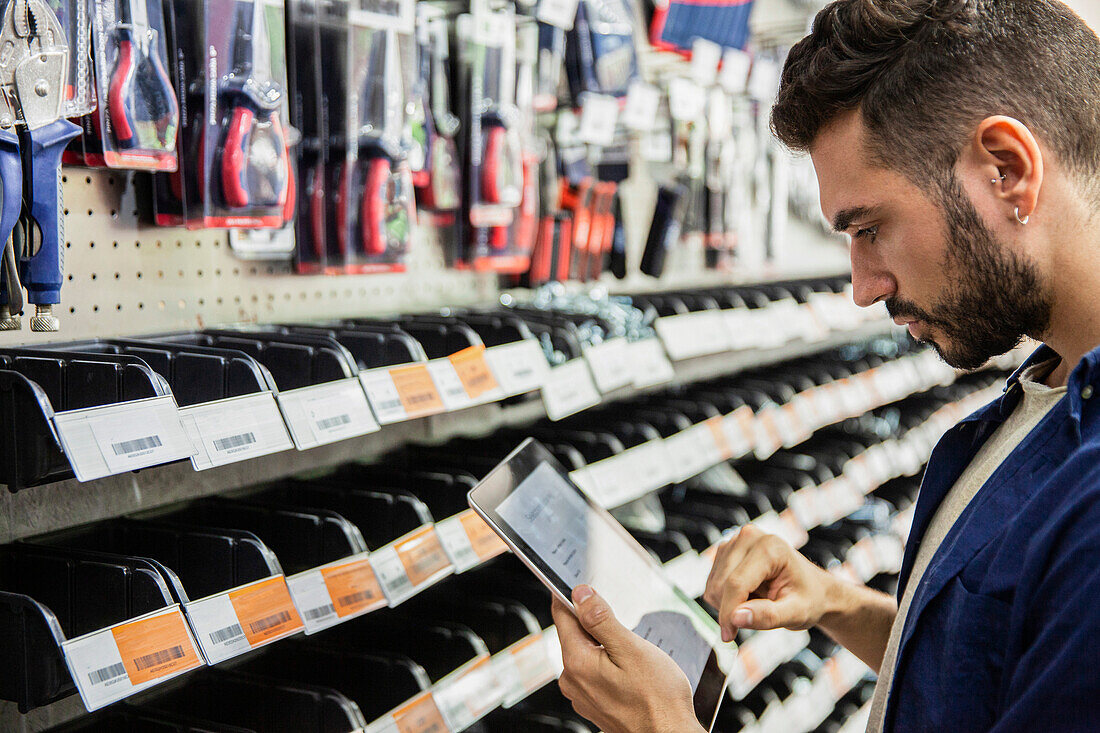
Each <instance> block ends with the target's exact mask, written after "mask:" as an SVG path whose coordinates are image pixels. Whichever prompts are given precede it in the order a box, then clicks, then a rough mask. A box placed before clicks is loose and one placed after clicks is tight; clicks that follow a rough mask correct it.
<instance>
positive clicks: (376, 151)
mask: <svg viewBox="0 0 1100 733" xmlns="http://www.w3.org/2000/svg"><path fill="white" fill-rule="evenodd" d="M414 25H415V11H414V7H413V3H412V2H411V0H399V2H383V1H382V0H353V2H352V4H351V8H350V12H349V14H348V28H349V35H348V72H349V73H348V79H347V81H348V87H347V89H346V95H347V100H348V109H347V119H346V120H345V124H346V133H345V134H346V139H347V156H346V158H345V170H346V173H345V176H346V178H347V188H346V189H345V190H346V191H347V197H346V199H345V201H344V209H345V214H344V221H343V224H344V226H343V227H342V228H341V233H342V236H343V237H345V238H346V240H345V241H346V251H348V252H349V253H350V255H351V256H350V258H349V262H348V266H349V267H348V269H349V271H351V272H356V273H364V272H387V271H388V272H395V271H403V270H404V269H405V258H406V256H407V255H408V252H409V246H410V244H411V242H412V234H413V228H414V227H415V226H416V201H415V195H414V192H413V182H412V171H411V170H410V168H409V159H408V152H409V150H410V148H411V138H412V136H411V131H410V129H409V120H408V116H407V110H406V102H407V100H408V99H409V98H410V96H411V89H412V80H413V77H414V71H413V70H414V68H415V64H414V58H415V52H416V49H415V40H414V37H413V29H414Z"/></svg>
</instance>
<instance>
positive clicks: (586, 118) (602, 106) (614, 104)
mask: <svg viewBox="0 0 1100 733" xmlns="http://www.w3.org/2000/svg"><path fill="white" fill-rule="evenodd" d="M582 99H583V102H582V104H581V124H580V127H579V128H578V129H577V137H578V138H579V139H580V140H582V141H583V142H586V143H589V144H591V145H601V146H607V145H610V144H611V143H612V142H614V140H615V123H616V121H617V120H618V117H619V100H618V99H616V98H615V97H612V96H611V95H609V94H593V93H590V92H586V93H585V94H584V96H583V97H582Z"/></svg>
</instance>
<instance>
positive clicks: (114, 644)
mask: <svg viewBox="0 0 1100 733" xmlns="http://www.w3.org/2000/svg"><path fill="white" fill-rule="evenodd" d="M61 648H62V652H63V654H64V657H65V664H66V665H67V666H68V668H69V673H70V675H71V676H72V678H73V682H75V683H76V689H77V691H78V692H79V693H80V697H81V699H82V700H83V701H84V706H85V707H86V708H87V709H88V710H89V711H92V710H97V709H99V708H101V707H103V706H105V705H109V704H111V703H113V702H117V701H118V700H122V699H123V698H126V697H129V696H130V695H133V694H134V693H136V692H140V691H141V690H145V689H148V688H149V687H152V686H154V685H157V684H159V683H161V682H164V681H165V680H169V679H172V678H173V677H178V676H179V675H181V674H183V673H185V672H188V671H190V670H192V669H195V668H197V667H200V666H202V658H201V657H199V655H198V652H197V649H198V646H197V645H196V644H195V643H194V639H193V638H192V636H191V632H190V629H189V628H188V626H187V622H186V621H185V620H184V618H183V613H182V612H181V611H180V607H179V606H178V605H172V606H169V607H167V608H164V609H161V610H159V611H154V612H153V613H149V614H146V615H145V616H141V617H140V618H137V619H133V620H130V621H124V622H122V623H120V624H116V625H115V626H111V627H109V628H106V629H101V630H99V631H93V632H91V633H90V634H85V635H84V636H79V637H77V638H75V639H68V640H66V641H65V642H63V644H62V647H61ZM124 655H125V656H124ZM127 664H129V665H130V669H127Z"/></svg>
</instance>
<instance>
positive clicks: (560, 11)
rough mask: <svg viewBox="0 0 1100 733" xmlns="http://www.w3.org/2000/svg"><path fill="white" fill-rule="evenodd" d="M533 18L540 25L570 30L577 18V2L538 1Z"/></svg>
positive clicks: (573, 0) (569, 0)
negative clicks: (544, 24) (535, 18)
mask: <svg viewBox="0 0 1100 733" xmlns="http://www.w3.org/2000/svg"><path fill="white" fill-rule="evenodd" d="M535 17H537V18H538V20H539V21H540V22H542V23H547V24H549V25H553V26H557V27H558V28H564V29H565V30H567V31H568V30H572V29H573V21H574V20H576V17H577V0H539V5H538V10H537V11H536V16H535Z"/></svg>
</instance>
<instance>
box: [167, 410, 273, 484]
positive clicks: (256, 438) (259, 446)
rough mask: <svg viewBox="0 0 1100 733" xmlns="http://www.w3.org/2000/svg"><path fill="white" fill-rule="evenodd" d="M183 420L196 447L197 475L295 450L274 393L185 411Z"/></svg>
mask: <svg viewBox="0 0 1100 733" xmlns="http://www.w3.org/2000/svg"><path fill="white" fill-rule="evenodd" d="M179 414H180V420H181V421H182V422H183V427H184V428H185V429H186V430H187V434H188V435H189V436H190V438H191V443H192V444H193V445H194V446H195V449H194V453H193V455H192V456H191V465H192V466H193V467H194V468H195V470H196V471H202V470H204V469H207V468H213V467H214V466H224V465H225V464H227V463H236V462H237V461H244V460H247V459H249V458H257V457H259V456H266V455H270V454H271V453H278V452H279V451H284V450H288V449H290V448H293V447H294V441H293V440H291V438H290V433H289V432H287V429H286V423H285V422H284V421H283V415H282V413H281V412H279V406H278V405H277V404H276V403H275V396H274V395H273V394H271V393H270V392H257V393H256V394H250V395H244V396H243V397H231V398H229V399H225V400H218V401H217V402H207V403H204V404H201V405H191V406H190V407H184V408H181V409H180V411H179Z"/></svg>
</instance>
